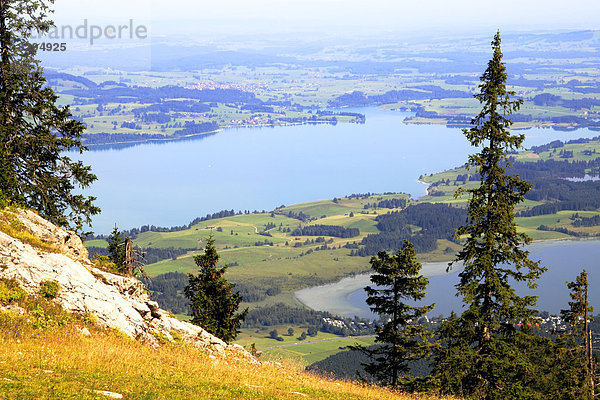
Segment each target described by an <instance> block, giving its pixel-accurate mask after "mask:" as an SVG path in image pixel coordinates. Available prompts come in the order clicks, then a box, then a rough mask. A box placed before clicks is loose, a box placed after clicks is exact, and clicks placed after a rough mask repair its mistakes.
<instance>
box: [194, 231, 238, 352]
mask: <svg viewBox="0 0 600 400" xmlns="http://www.w3.org/2000/svg"><path fill="white" fill-rule="evenodd" d="M194 261H195V262H196V265H197V266H198V267H199V271H198V275H194V274H188V276H189V284H188V285H187V286H186V287H185V290H184V293H185V296H186V297H187V298H188V299H189V300H190V303H191V304H190V307H191V314H192V323H194V324H196V325H199V326H201V327H202V328H204V329H205V330H206V331H207V332H209V333H211V334H213V335H215V336H216V337H218V338H220V339H222V340H224V341H225V342H231V341H232V340H233V339H235V338H236V336H237V334H238V333H239V327H240V325H241V324H242V322H243V321H244V318H246V314H247V313H248V309H247V308H246V309H245V310H244V311H242V312H239V313H238V312H237V310H238V308H239V305H240V303H241V302H242V296H240V294H239V292H233V289H234V287H235V284H233V283H229V282H228V281H227V279H225V277H223V275H224V274H225V271H227V265H225V266H224V267H221V268H219V267H217V263H218V262H219V255H218V254H217V250H216V248H215V239H214V236H213V235H212V234H211V235H210V236H209V237H208V239H207V240H206V247H205V248H204V253H203V254H201V255H198V256H196V257H194Z"/></svg>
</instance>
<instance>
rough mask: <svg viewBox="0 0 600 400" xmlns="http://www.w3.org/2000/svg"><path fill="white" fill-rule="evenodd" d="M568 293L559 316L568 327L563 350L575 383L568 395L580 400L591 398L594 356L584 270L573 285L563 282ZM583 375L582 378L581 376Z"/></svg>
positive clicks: (572, 380)
mask: <svg viewBox="0 0 600 400" xmlns="http://www.w3.org/2000/svg"><path fill="white" fill-rule="evenodd" d="M567 287H568V288H569V290H571V293H570V296H571V300H572V301H570V302H569V308H568V309H566V310H561V313H560V314H561V316H562V318H563V319H564V320H565V322H567V323H568V324H569V330H568V332H567V333H566V334H565V335H564V337H563V340H564V341H565V347H566V349H567V350H568V351H569V352H568V355H570V356H571V358H572V361H573V363H574V364H575V368H572V369H571V375H570V379H569V380H570V381H571V382H576V383H577V385H571V386H573V387H574V388H573V390H572V392H574V397H577V398H580V399H582V400H583V399H593V398H594V394H595V393H594V392H595V388H594V386H595V385H594V383H595V382H594V372H595V365H594V354H593V351H592V332H591V329H590V323H591V322H592V321H593V320H594V319H593V318H592V313H593V312H594V307H592V306H590V302H589V297H588V289H589V284H588V274H587V272H586V270H585V269H584V270H583V271H582V272H581V273H580V274H579V275H578V276H577V278H576V279H575V281H573V282H567ZM581 375H583V376H581Z"/></svg>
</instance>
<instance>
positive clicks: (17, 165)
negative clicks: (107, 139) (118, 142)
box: [0, 0, 100, 229]
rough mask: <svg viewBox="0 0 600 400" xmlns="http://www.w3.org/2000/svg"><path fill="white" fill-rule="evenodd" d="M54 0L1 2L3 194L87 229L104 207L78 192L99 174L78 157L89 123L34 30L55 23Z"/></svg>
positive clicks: (58, 220)
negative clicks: (39, 54) (47, 67)
mask: <svg viewBox="0 0 600 400" xmlns="http://www.w3.org/2000/svg"><path fill="white" fill-rule="evenodd" d="M51 3H53V1H51V0H28V1H22V0H2V1H0V197H2V198H4V200H9V201H11V202H14V203H17V204H21V205H24V206H27V207H31V208H33V209H35V210H37V211H38V212H39V213H40V215H42V216H43V217H45V218H48V219H49V220H51V221H52V222H54V223H56V224H58V225H61V226H67V225H71V226H72V227H74V228H76V229H81V228H82V226H83V224H85V223H89V222H90V216H91V215H94V214H97V213H98V212H99V211H100V210H99V209H98V208H97V207H96V206H94V205H93V201H94V198H93V197H85V196H83V195H81V194H76V193H73V191H74V189H76V188H77V187H81V188H85V187H87V186H88V185H90V184H91V183H92V182H93V181H94V180H95V179H96V176H95V175H93V174H92V173H91V170H90V167H89V166H85V165H84V164H83V163H82V162H76V161H73V160H71V159H70V158H69V157H68V156H67V155H66V153H65V152H66V151H77V152H82V151H84V150H87V149H86V148H85V146H83V145H82V142H81V140H80V135H81V133H82V132H83V130H84V126H83V124H82V123H80V122H78V121H75V120H73V119H72V118H71V113H70V112H69V108H68V107H58V106H57V105H56V102H57V100H58V97H57V96H56V94H54V92H53V91H52V88H50V87H49V86H48V85H47V82H46V80H45V78H44V76H43V71H42V67H41V66H40V62H39V61H38V60H36V59H35V54H36V47H35V46H34V45H33V44H32V43H31V42H30V38H31V35H32V33H36V34H38V35H42V34H44V33H46V32H48V30H49V28H50V27H51V26H52V21H51V20H49V18H48V14H49V13H50V12H51V9H50V7H49V5H48V4H51Z"/></svg>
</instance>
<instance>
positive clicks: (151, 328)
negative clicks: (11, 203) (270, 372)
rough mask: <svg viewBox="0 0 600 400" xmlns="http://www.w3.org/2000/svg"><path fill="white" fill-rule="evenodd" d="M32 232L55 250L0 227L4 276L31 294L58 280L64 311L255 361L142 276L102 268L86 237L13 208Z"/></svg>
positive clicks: (142, 335)
mask: <svg viewBox="0 0 600 400" xmlns="http://www.w3.org/2000/svg"><path fill="white" fill-rule="evenodd" d="M14 216H16V217H17V218H18V220H19V222H20V223H21V224H22V226H24V227H25V228H26V229H27V230H28V231H29V232H30V233H32V234H34V235H35V236H37V237H38V238H40V239H42V240H44V241H45V242H47V243H50V244H52V245H53V246H54V247H55V248H56V249H57V252H56V253H51V252H47V251H43V250H40V249H37V248H35V247H33V246H31V245H29V244H26V243H23V242H21V241H20V240H18V239H15V238H13V237H11V236H9V235H7V234H5V233H4V232H1V231H0V278H8V279H16V280H17V281H18V282H19V283H20V284H21V286H22V287H23V289H24V290H25V291H27V292H28V293H29V294H30V295H35V294H37V292H38V291H39V287H40V284H41V283H42V282H44V281H48V280H50V281H56V282H58V284H59V285H60V290H59V292H58V295H57V297H56V299H55V301H56V302H58V303H59V304H60V305H61V306H62V307H63V308H64V309H65V310H67V311H69V312H73V313H79V314H85V313H88V314H93V315H94V316H95V317H96V318H97V320H98V324H99V325H101V326H104V327H106V328H113V329H119V330H120V331H122V332H123V333H124V334H126V335H128V336H130V337H132V338H135V339H137V340H140V341H142V342H145V343H148V344H150V345H157V344H158V341H159V340H158V339H157V338H161V339H163V340H164V338H166V339H168V340H175V339H178V340H184V341H187V342H190V343H192V344H194V345H195V346H197V347H200V348H202V349H204V350H205V351H207V352H209V353H212V354H215V355H225V354H226V353H228V352H235V353H237V354H239V355H240V356H243V357H246V358H248V359H251V360H254V358H253V357H252V356H251V355H250V354H249V353H248V352H246V351H245V350H244V349H243V348H242V347H241V346H238V345H227V344H226V343H225V342H223V341H222V340H220V339H219V338H217V337H214V336H212V335H210V334H209V333H208V332H206V331H205V330H204V329H202V328H201V327H199V326H196V325H193V324H190V323H187V322H183V321H180V320H178V319H176V318H175V317H173V316H172V314H171V313H169V312H167V311H164V310H162V309H160V308H159V306H158V304H157V303H156V302H155V301H152V300H151V299H150V296H149V292H148V290H147V289H146V287H145V286H144V285H143V284H142V283H141V282H140V281H138V280H137V279H135V278H131V277H125V276H120V275H115V274H112V273H108V272H106V271H102V270H99V269H97V268H95V267H94V266H93V264H92V263H91V262H90V261H89V259H88V258H87V255H88V253H87V250H86V249H85V248H84V247H83V243H82V242H81V239H80V238H79V237H78V236H77V235H75V234H74V233H73V232H68V231H65V230H63V229H60V228H58V227H56V226H55V225H53V224H51V223H49V222H48V221H46V220H44V219H43V218H41V217H39V216H38V215H37V214H35V213H33V212H31V211H19V212H16V213H14Z"/></svg>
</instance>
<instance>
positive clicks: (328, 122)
mask: <svg viewBox="0 0 600 400" xmlns="http://www.w3.org/2000/svg"><path fill="white" fill-rule="evenodd" d="M340 123H341V124H344V123H347V124H356V123H359V122H355V121H348V122H339V121H338V122H332V121H304V122H285V123H278V124H259V125H223V126H221V127H220V128H219V129H215V130H214V131H208V132H200V133H191V134H189V135H182V136H176V137H162V138H156V139H152V138H148V139H141V140H131V141H129V140H128V141H120V142H107V143H93V144H88V145H86V144H85V143H84V145H86V146H87V147H88V148H89V149H90V151H93V150H94V149H93V147H99V146H111V145H123V144H141V143H151V142H170V141H177V140H180V139H185V138H190V137H194V136H202V135H209V134H213V133H219V132H222V131H225V130H228V129H239V128H243V129H246V128H270V127H276V126H300V125H313V124H314V125H317V124H326V125H337V124H340ZM89 135H94V134H93V133H90V134H89Z"/></svg>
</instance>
